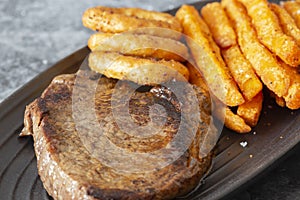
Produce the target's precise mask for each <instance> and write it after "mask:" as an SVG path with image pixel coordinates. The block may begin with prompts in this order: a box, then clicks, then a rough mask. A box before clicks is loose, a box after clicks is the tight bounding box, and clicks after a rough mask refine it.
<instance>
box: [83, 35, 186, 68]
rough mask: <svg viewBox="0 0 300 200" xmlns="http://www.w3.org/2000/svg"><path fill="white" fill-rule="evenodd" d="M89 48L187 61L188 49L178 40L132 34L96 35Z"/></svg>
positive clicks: (90, 41)
mask: <svg viewBox="0 0 300 200" xmlns="http://www.w3.org/2000/svg"><path fill="white" fill-rule="evenodd" d="M88 46H89V48H90V49H91V50H92V51H112V52H120V53H122V54H123V55H129V56H139V57H150V58H158V59H165V60H176V61H180V62H182V61H185V59H188V56H189V53H188V48H187V47H186V46H185V45H184V44H183V43H181V42H179V41H177V40H172V39H170V38H162V37H157V36H152V35H140V34H132V33H120V34H112V33H95V34H93V35H91V37H90V39H89V41H88Z"/></svg>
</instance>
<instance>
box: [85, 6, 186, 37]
mask: <svg viewBox="0 0 300 200" xmlns="http://www.w3.org/2000/svg"><path fill="white" fill-rule="evenodd" d="M82 22H83V25H84V26H85V27H87V28H90V29H92V30H96V31H101V32H105V33H121V32H126V31H132V30H136V29H139V28H164V29H171V30H174V31H175V32H173V33H172V34H170V32H168V31H162V30H161V29H149V30H148V29H140V30H137V32H136V33H140V34H149V35H156V36H160V37H167V38H174V39H179V38H180V37H181V34H179V33H178V32H181V31H182V27H181V25H180V23H179V21H178V20H177V19H176V18H175V17H173V16H172V15H170V14H167V13H160V12H155V11H148V10H143V9H139V8H109V7H103V6H98V7H94V8H89V9H87V10H86V11H85V12H84V14H83V16H82Z"/></svg>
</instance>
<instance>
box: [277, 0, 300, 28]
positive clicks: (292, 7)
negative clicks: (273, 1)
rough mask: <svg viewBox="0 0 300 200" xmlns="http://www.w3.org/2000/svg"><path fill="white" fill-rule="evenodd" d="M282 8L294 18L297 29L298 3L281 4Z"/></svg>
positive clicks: (299, 11)
mask: <svg viewBox="0 0 300 200" xmlns="http://www.w3.org/2000/svg"><path fill="white" fill-rule="evenodd" d="M281 5H282V6H283V8H284V9H285V10H286V11H287V12H288V13H289V14H290V15H291V16H292V17H293V18H294V20H295V22H296V24H297V26H298V28H300V3H299V1H297V2H295V1H285V2H283V1H282V2H281Z"/></svg>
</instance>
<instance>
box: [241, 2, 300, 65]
mask: <svg viewBox="0 0 300 200" xmlns="http://www.w3.org/2000/svg"><path fill="white" fill-rule="evenodd" d="M239 1H240V2H242V3H243V4H244V5H245V7H246V8H247V11H248V14H249V16H250V17H251V19H252V23H253V25H254V27H255V30H256V31H257V35H258V38H259V40H260V42H261V43H263V44H264V45H265V46H266V47H267V48H268V49H270V50H271V51H272V52H273V53H274V54H276V55H277V56H278V57H280V58H281V59H282V60H283V61H284V62H285V63H287V64H288V65H291V66H293V67H297V66H298V65H299V64H300V47H299V46H298V45H297V43H296V41H295V40H294V39H293V38H292V37H290V36H288V35H285V34H284V33H283V31H282V29H281V27H280V25H279V22H278V19H277V17H276V15H275V14H274V13H273V12H272V11H271V9H270V8H269V6H268V1H267V0H251V1H249V0H239Z"/></svg>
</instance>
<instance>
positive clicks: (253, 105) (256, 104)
mask: <svg viewBox="0 0 300 200" xmlns="http://www.w3.org/2000/svg"><path fill="white" fill-rule="evenodd" d="M262 103H263V93H262V92H260V93H258V94H257V95H256V96H255V97H254V98H253V99H252V100H250V101H248V102H246V103H244V104H242V105H239V106H238V109H237V114H238V115H239V116H240V117H241V118H243V119H244V120H245V122H246V123H247V124H248V125H250V126H251V127H254V126H256V124H257V122H258V120H259V116H260V113H261V109H262Z"/></svg>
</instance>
